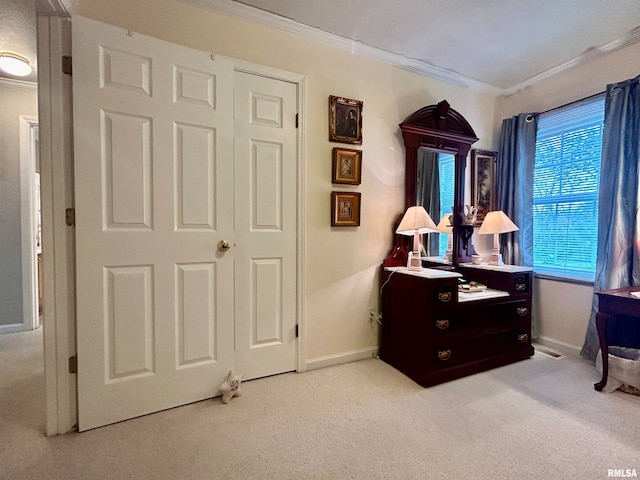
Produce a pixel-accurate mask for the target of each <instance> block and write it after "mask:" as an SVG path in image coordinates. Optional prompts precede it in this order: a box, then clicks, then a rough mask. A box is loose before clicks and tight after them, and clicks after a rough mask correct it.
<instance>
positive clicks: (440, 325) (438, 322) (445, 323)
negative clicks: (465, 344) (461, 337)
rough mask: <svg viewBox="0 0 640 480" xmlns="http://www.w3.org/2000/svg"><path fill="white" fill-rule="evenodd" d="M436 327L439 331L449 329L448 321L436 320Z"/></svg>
mask: <svg viewBox="0 0 640 480" xmlns="http://www.w3.org/2000/svg"><path fill="white" fill-rule="evenodd" d="M436 327H438V328H439V329H440V330H444V329H446V328H449V320H436Z"/></svg>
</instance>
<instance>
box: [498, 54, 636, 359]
mask: <svg viewBox="0 0 640 480" xmlns="http://www.w3.org/2000/svg"><path fill="white" fill-rule="evenodd" d="M639 58H640V44H635V45H632V46H629V47H626V48H624V49H621V50H618V51H615V52H612V53H610V54H608V55H607V56H605V57H602V58H599V59H596V60H594V61H591V62H589V63H585V64H583V65H580V66H578V67H575V68H573V69H571V70H568V71H566V72H563V73H560V74H558V75H556V76H554V77H552V78H549V79H547V80H544V81H542V82H539V83H538V84H536V85H535V86H532V87H527V88H525V89H523V90H522V91H519V92H517V93H515V94H513V95H510V96H508V97H504V98H500V99H498V101H497V103H496V122H495V128H496V129H495V132H494V133H495V137H494V138H495V139H496V141H497V138H498V132H499V129H500V125H501V123H502V119H503V118H507V117H510V116H512V115H516V114H518V113H522V112H543V111H545V110H549V109H551V108H554V107H557V106H560V105H564V104H566V103H569V102H572V101H575V100H579V99H581V98H584V97H587V96H589V95H593V94H596V93H599V92H603V91H604V90H605V89H606V86H607V84H609V83H615V82H619V81H622V80H626V79H628V78H632V77H635V76H636V75H638V74H640V64H639V63H638V59H639ZM536 287H537V290H536V291H537V298H536V302H537V306H538V309H537V312H538V319H539V321H540V335H541V338H542V340H543V341H546V342H547V343H549V344H557V345H556V346H558V347H559V348H564V349H565V350H567V351H573V352H577V351H579V350H580V348H582V344H583V342H584V335H585V333H586V329H587V324H588V321H589V316H590V313H591V299H592V294H593V287H591V286H585V285H576V284H569V283H560V282H555V281H549V280H538V281H536Z"/></svg>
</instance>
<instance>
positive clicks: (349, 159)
mask: <svg viewBox="0 0 640 480" xmlns="http://www.w3.org/2000/svg"><path fill="white" fill-rule="evenodd" d="M332 157H333V161H332V163H331V182H332V183H346V184H349V185H360V179H361V175H362V173H361V171H362V151H360V150H352V149H350V148H338V147H334V149H333V155H332Z"/></svg>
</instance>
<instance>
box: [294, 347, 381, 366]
mask: <svg viewBox="0 0 640 480" xmlns="http://www.w3.org/2000/svg"><path fill="white" fill-rule="evenodd" d="M377 355H378V347H377V346H376V347H368V348H361V349H359V350H351V351H349V352H342V353H336V354H334V355H326V356H324V357H316V358H310V359H308V360H307V361H306V362H305V366H306V370H315V369H317V368H324V367H331V366H334V365H340V364H342V363H350V362H355V361H357V360H365V359H367V358H372V357H376V356H377Z"/></svg>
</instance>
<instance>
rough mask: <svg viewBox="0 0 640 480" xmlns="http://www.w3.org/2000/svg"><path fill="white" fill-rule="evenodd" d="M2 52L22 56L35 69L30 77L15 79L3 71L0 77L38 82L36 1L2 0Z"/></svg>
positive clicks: (0, 50)
mask: <svg viewBox="0 0 640 480" xmlns="http://www.w3.org/2000/svg"><path fill="white" fill-rule="evenodd" d="M0 52H11V53H17V54H18V55H22V56H23V57H25V58H27V59H28V60H29V63H30V64H31V67H32V68H33V71H32V72H31V75H29V76H28V77H14V76H13V75H8V74H5V73H4V72H2V71H0V77H5V78H12V79H16V80H23V81H28V82H35V81H36V80H37V78H38V72H37V70H38V69H37V64H36V6H35V0H0Z"/></svg>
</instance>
